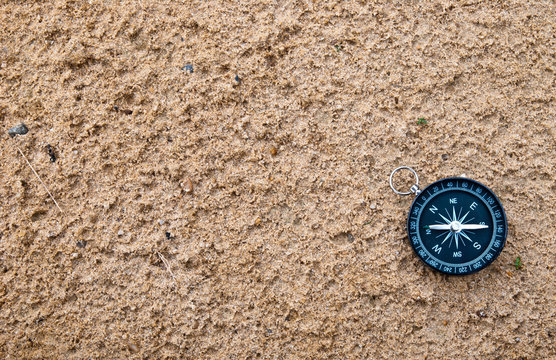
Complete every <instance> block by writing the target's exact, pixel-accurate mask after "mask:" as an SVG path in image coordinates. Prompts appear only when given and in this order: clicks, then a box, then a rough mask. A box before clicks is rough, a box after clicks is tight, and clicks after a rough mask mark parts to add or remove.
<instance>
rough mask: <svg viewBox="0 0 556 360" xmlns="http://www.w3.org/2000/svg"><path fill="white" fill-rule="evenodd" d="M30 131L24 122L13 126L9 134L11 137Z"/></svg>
mask: <svg viewBox="0 0 556 360" xmlns="http://www.w3.org/2000/svg"><path fill="white" fill-rule="evenodd" d="M28 132H29V129H27V126H25V124H24V123H21V124H19V125H16V126H14V127H13V128H11V129H9V130H8V135H10V136H11V137H15V136H16V135H25V134H27V133H28Z"/></svg>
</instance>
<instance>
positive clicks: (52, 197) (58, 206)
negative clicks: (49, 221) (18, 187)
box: [15, 145, 64, 214]
mask: <svg viewBox="0 0 556 360" xmlns="http://www.w3.org/2000/svg"><path fill="white" fill-rule="evenodd" d="M15 147H16V148H17V150H18V151H19V153H20V154H21V156H23V158H24V159H25V161H26V162H27V165H29V167H30V168H31V170H33V173H34V174H35V176H37V179H39V181H40V182H41V184H42V186H44V189H45V190H46V192H47V193H48V195H50V198H51V199H52V201H54V204H56V207H57V208H58V210H60V212H61V213H62V214H64V211H62V209H61V208H60V205H58V202H57V201H56V199H54V196H52V194H51V193H50V191H48V188H47V187H46V185H45V183H44V182H43V181H42V179H41V177H40V176H39V174H37V172H36V171H35V169H34V168H33V166H32V165H31V163H30V162H29V160H27V158H26V157H25V155H23V151H21V149H20V148H19V146H17V145H16V146H15Z"/></svg>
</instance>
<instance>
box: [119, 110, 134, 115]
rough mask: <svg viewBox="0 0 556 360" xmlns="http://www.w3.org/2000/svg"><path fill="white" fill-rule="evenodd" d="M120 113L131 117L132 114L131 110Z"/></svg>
mask: <svg viewBox="0 0 556 360" xmlns="http://www.w3.org/2000/svg"><path fill="white" fill-rule="evenodd" d="M122 112H123V113H124V114H126V115H131V114H133V110H129V109H128V110H122Z"/></svg>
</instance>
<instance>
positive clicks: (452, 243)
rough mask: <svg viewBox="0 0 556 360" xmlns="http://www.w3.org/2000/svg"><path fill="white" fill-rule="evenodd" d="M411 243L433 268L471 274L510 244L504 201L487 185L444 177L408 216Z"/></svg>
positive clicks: (427, 192)
mask: <svg viewBox="0 0 556 360" xmlns="http://www.w3.org/2000/svg"><path fill="white" fill-rule="evenodd" d="M407 228H408V233H409V240H410V243H411V245H412V247H413V249H414V250H415V252H416V253H417V255H418V256H419V257H420V258H421V259H422V260H423V261H424V262H425V263H426V264H427V265H429V266H431V267H432V268H434V269H436V270H438V271H441V272H443V273H447V274H456V275H465V274H471V273H474V272H477V271H479V270H481V269H483V268H485V267H486V266H487V265H489V264H490V263H492V262H493V261H494V259H496V257H497V256H498V255H499V254H500V252H501V251H502V248H503V247H504V244H505V242H506V234H507V222H506V215H505V213H504V209H503V208H502V204H500V201H499V200H498V199H497V198H496V196H495V195H494V193H493V192H492V191H491V190H490V189H489V188H487V187H486V186H484V185H482V184H481V183H479V182H477V181H474V180H471V179H466V178H448V179H443V180H439V181H437V182H435V183H433V184H431V185H429V186H428V187H427V188H426V189H424V190H423V191H422V192H421V193H420V194H419V195H418V196H417V198H416V199H415V201H414V202H413V205H412V206H411V210H410V213H409V219H408V227H407Z"/></svg>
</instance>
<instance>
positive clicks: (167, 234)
mask: <svg viewBox="0 0 556 360" xmlns="http://www.w3.org/2000/svg"><path fill="white" fill-rule="evenodd" d="M171 237H172V234H170V233H169V232H168V231H166V239H167V240H170V238H171Z"/></svg>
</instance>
